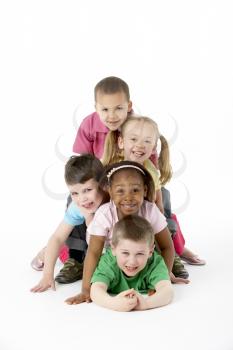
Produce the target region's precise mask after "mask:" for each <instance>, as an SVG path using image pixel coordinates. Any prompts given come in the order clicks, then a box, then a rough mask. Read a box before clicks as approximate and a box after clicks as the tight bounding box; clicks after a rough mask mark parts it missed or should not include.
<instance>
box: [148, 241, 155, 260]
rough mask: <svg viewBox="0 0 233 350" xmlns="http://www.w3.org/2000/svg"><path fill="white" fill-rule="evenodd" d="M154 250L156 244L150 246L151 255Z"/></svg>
mask: <svg viewBox="0 0 233 350" xmlns="http://www.w3.org/2000/svg"><path fill="white" fill-rule="evenodd" d="M154 250H155V245H154V244H152V245H151V247H150V252H149V257H151V256H152V254H153V253H154Z"/></svg>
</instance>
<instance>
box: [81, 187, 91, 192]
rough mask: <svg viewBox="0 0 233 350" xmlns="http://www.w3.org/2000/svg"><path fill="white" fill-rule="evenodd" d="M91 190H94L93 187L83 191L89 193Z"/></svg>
mask: <svg viewBox="0 0 233 350" xmlns="http://www.w3.org/2000/svg"><path fill="white" fill-rule="evenodd" d="M90 191H92V188H85V189H84V190H83V193H87V192H90Z"/></svg>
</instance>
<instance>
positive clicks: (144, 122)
mask: <svg viewBox="0 0 233 350" xmlns="http://www.w3.org/2000/svg"><path fill="white" fill-rule="evenodd" d="M158 140H160V142H161V151H160V155H159V158H158V166H159V172H160V174H158V171H157V169H156V168H155V166H154V165H153V163H152V162H151V161H150V160H149V157H150V155H151V154H152V152H153V149H154V148H155V147H156V146H157V143H158ZM121 159H125V160H133V161H136V162H138V163H140V164H143V165H144V166H145V167H146V168H147V170H148V171H149V172H150V174H151V175H152V177H153V179H154V181H155V183H156V187H157V189H158V188H160V185H158V176H159V180H160V182H161V184H162V186H164V185H165V184H166V183H167V182H168V181H169V180H170V179H171V177H172V171H171V166H170V160H169V146H168V143H167V141H166V139H165V138H164V137H163V136H162V135H160V133H159V130H158V126H157V124H156V123H155V121H154V120H152V119H150V118H148V117H141V116H130V117H128V118H127V120H126V121H125V122H124V123H123V124H122V126H121V132H120V134H119V133H116V132H114V131H111V132H109V134H108V136H107V138H106V142H105V148H104V155H103V159H102V163H103V164H104V165H106V164H109V163H111V162H113V161H117V160H121ZM157 193H158V192H157ZM162 197H163V207H164V215H165V216H166V218H167V222H168V227H169V230H170V231H171V233H172V234H173V242H174V245H175V249H176V252H177V254H178V255H180V256H181V259H183V260H184V261H186V262H187V263H189V264H193V265H204V264H205V261H204V260H202V259H200V258H198V257H197V255H195V254H194V253H192V252H191V251H190V250H189V249H188V248H186V247H185V240H184V237H183V235H182V232H181V230H180V227H179V223H178V222H177V220H176V217H174V214H172V213H171V207H170V194H169V191H167V190H166V189H165V188H164V187H162ZM156 204H157V203H156ZM157 206H158V204H157ZM159 208H160V206H159ZM174 219H175V220H174ZM174 270H175V271H174V273H175V272H176V273H178V275H179V276H180V277H182V276H183V277H184V278H187V277H188V273H187V271H186V273H185V269H184V266H183V264H179V261H178V260H177V259H176V261H175V266H174ZM176 273H175V275H176Z"/></svg>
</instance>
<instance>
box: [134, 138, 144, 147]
mask: <svg viewBox="0 0 233 350" xmlns="http://www.w3.org/2000/svg"><path fill="white" fill-rule="evenodd" d="M135 146H136V148H144V144H143V141H142V140H137V142H136V144H135Z"/></svg>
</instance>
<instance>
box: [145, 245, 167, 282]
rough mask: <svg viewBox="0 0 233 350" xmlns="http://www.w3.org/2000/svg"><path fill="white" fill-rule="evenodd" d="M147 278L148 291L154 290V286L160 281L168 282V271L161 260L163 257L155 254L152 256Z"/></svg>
mask: <svg viewBox="0 0 233 350" xmlns="http://www.w3.org/2000/svg"><path fill="white" fill-rule="evenodd" d="M148 276H149V281H148V286H149V288H150V289H154V288H155V286H156V284H157V283H158V282H160V281H164V280H170V277H169V273H168V269H167V266H166V264H165V262H164V260H163V257H162V256H161V255H159V254H158V253H156V252H154V254H153V262H152V265H151V271H150V273H149V274H148Z"/></svg>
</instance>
